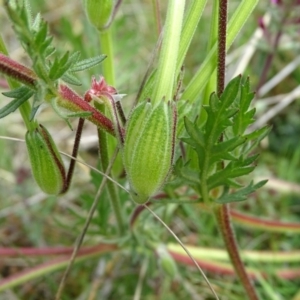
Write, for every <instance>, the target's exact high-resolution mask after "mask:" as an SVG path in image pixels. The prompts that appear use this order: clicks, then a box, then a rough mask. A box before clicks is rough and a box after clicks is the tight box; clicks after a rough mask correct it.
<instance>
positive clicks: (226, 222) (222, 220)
mask: <svg viewBox="0 0 300 300" xmlns="http://www.w3.org/2000/svg"><path fill="white" fill-rule="evenodd" d="M226 29H227V0H220V1H219V25H218V62H217V94H218V96H219V97H220V96H221V94H222V93H223V91H224V87H225V61H226ZM222 140H223V135H221V137H220V141H222ZM220 167H221V168H224V164H222V165H221V166H220ZM213 211H214V215H215V217H216V219H217V222H218V225H219V229H220V232H221V234H222V237H223V240H224V243H225V246H226V249H227V251H228V254H229V256H230V259H231V262H232V264H233V266H234V268H235V271H236V273H237V275H238V276H239V279H240V280H241V283H242V285H243V287H244V289H245V291H246V293H247V295H248V298H249V299H251V300H258V296H257V294H256V291H255V289H254V287H253V286H252V284H251V281H250V278H249V277H248V274H247V272H246V269H245V266H244V264H243V262H242V260H241V257H240V254H239V249H238V245H237V242H236V239H235V235H234V230H233V227H232V225H231V220H230V207H229V205H228V204H224V205H215V206H214V209H213Z"/></svg>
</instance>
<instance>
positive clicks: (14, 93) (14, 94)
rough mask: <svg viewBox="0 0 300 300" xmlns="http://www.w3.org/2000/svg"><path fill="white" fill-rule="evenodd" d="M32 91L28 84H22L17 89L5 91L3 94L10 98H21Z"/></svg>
mask: <svg viewBox="0 0 300 300" xmlns="http://www.w3.org/2000/svg"><path fill="white" fill-rule="evenodd" d="M28 91H30V89H29V88H28V87H26V86H20V87H18V88H16V89H13V90H11V91H8V92H3V93H2V95H4V96H6V97H8V98H21V97H22V96H23V95H24V94H25V93H27V92H28Z"/></svg>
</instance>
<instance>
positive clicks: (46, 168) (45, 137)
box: [25, 125, 66, 195]
mask: <svg viewBox="0 0 300 300" xmlns="http://www.w3.org/2000/svg"><path fill="white" fill-rule="evenodd" d="M25 141H26V146H27V151H28V154H29V159H30V163H31V169H32V174H33V177H34V179H35V181H36V182H37V184H38V185H39V187H40V188H41V190H42V191H43V192H45V193H46V194H49V195H58V194H60V193H61V192H62V190H63V188H64V184H65V182H66V173H65V168H64V165H63V162H62V159H61V156H60V154H59V152H58V150H57V147H56V145H55V143H54V141H53V139H52V137H51V135H50V134H49V132H48V131H47V129H46V128H45V127H43V126H42V125H39V127H38V128H36V129H35V130H33V131H28V132H27V133H26V136H25Z"/></svg>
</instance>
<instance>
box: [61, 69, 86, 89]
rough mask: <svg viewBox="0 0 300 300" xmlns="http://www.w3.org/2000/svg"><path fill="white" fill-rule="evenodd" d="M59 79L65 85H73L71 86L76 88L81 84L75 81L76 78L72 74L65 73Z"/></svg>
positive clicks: (77, 80)
mask: <svg viewBox="0 0 300 300" xmlns="http://www.w3.org/2000/svg"><path fill="white" fill-rule="evenodd" d="M61 79H62V80H63V81H64V82H66V83H69V84H73V85H77V86H80V85H81V82H80V81H79V79H77V77H76V76H74V75H73V74H71V73H69V72H67V73H65V74H64V75H63V76H62V77H61Z"/></svg>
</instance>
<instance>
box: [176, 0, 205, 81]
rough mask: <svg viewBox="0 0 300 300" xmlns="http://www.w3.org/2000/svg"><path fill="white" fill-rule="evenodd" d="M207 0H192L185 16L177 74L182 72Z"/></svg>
mask: <svg viewBox="0 0 300 300" xmlns="http://www.w3.org/2000/svg"><path fill="white" fill-rule="evenodd" d="M206 3H207V0H197V1H190V5H189V7H188V10H187V12H186V14H185V16H184V20H183V25H182V33H181V37H180V44H179V50H178V60H177V66H176V76H178V74H179V73H180V70H181V67H182V65H183V61H184V59H185V55H186V53H187V51H188V49H189V46H190V44H191V41H192V39H193V36H194V33H195V31H196V29H197V26H198V23H199V21H200V18H201V16H202V13H203V10H204V8H205V5H206Z"/></svg>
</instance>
